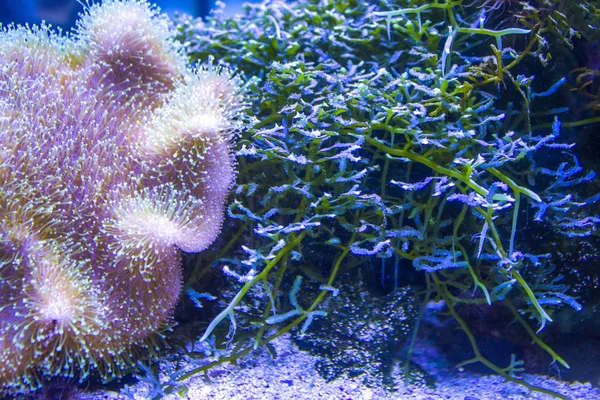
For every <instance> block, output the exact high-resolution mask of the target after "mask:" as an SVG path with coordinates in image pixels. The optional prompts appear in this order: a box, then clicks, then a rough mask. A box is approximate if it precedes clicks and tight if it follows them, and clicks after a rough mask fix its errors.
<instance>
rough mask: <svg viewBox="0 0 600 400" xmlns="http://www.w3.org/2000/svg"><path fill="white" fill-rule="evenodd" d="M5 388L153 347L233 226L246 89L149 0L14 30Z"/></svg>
mask: <svg viewBox="0 0 600 400" xmlns="http://www.w3.org/2000/svg"><path fill="white" fill-rule="evenodd" d="M0 66H1V67H0V392H2V391H5V392H15V391H26V390H30V389H35V388H37V387H39V386H40V385H41V384H42V383H43V381H44V379H46V378H49V377H53V376H61V377H75V378H77V379H84V378H85V377H86V376H88V375H89V374H90V373H98V374H99V375H100V376H101V377H103V378H105V379H108V378H111V377H114V376H118V375H119V374H121V373H122V372H123V371H124V370H126V369H127V368H129V367H130V366H131V365H132V364H134V363H135V362H136V361H137V359H139V357H140V356H141V355H142V354H146V353H148V352H150V353H152V352H153V351H154V350H155V349H156V347H157V345H158V342H159V341H160V334H161V332H162V331H164V330H165V329H166V328H167V327H168V325H169V317H170V314H171V312H172V310H173V307H174V305H175V303H176V302H177V300H178V297H179V294H180V291H181V280H182V278H181V267H180V264H181V260H180V257H181V254H180V253H181V252H180V250H183V251H186V252H199V251H202V250H204V249H205V248H206V247H207V246H208V245H209V244H210V243H211V242H212V241H213V240H214V239H215V238H216V236H217V235H218V233H219V231H220V228H221V224H222V218H223V208H224V203H225V200H226V197H227V195H228V192H229V188H230V187H231V185H232V183H233V180H234V178H235V175H236V172H235V162H234V158H233V156H232V154H231V149H230V148H231V141H232V136H233V135H234V134H235V132H236V131H237V130H238V129H240V128H241V127H242V121H241V120H240V119H239V118H238V116H239V115H240V111H241V110H242V109H243V107H244V104H243V99H242V97H241V94H240V90H239V86H238V83H239V82H237V80H236V79H234V78H233V77H232V76H231V74H230V73H229V72H228V71H227V70H224V69H219V68H216V67H212V66H208V67H204V68H201V69H197V70H190V69H188V67H187V60H186V58H185V56H184V54H183V51H182V50H181V46H178V45H177V44H176V43H175V42H174V41H173V39H172V29H171V26H170V23H169V21H168V20H167V18H166V17H164V16H162V15H160V14H159V12H158V11H157V10H156V9H154V8H152V7H151V6H149V4H148V3H146V2H145V1H144V0H107V1H104V3H103V4H102V5H101V6H98V5H94V6H91V7H89V9H88V10H87V11H86V13H85V15H83V16H82V18H81V20H80V21H79V23H78V27H77V29H76V31H75V33H74V34H73V35H71V36H64V35H59V34H56V33H53V32H52V31H51V30H50V28H48V27H45V26H42V27H34V28H29V27H8V28H5V29H4V30H3V31H2V32H0Z"/></svg>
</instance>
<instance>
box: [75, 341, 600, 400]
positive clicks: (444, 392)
mask: <svg viewBox="0 0 600 400" xmlns="http://www.w3.org/2000/svg"><path fill="white" fill-rule="evenodd" d="M273 345H274V347H275V349H276V351H277V354H278V358H276V359H273V358H272V357H271V355H270V354H269V353H268V352H267V351H266V350H257V351H256V352H254V353H252V354H250V355H249V356H247V357H245V358H244V359H243V360H241V361H240V362H239V363H238V365H229V364H225V365H220V366H217V367H215V368H213V369H211V370H210V371H209V373H208V377H209V379H206V378H205V377H204V375H202V374H199V375H197V376H194V377H192V378H190V379H188V380H187V381H184V382H182V386H185V389H187V393H185V392H186V390H185V389H184V390H183V392H182V391H180V393H182V394H171V395H168V396H165V397H164V398H165V399H168V400H176V399H177V400H181V399H188V400H203V399H211V400H213V399H214V400H221V399H222V400H279V399H281V400H290V399H306V400H310V399H331V400H354V399H356V400H379V399H382V400H387V399H415V400H438V399H440V400H441V399H449V400H496V399H498V400H499V399H503V400H518V399H540V400H541V399H548V400H549V399H552V398H553V397H551V396H548V395H545V394H541V393H536V392H530V391H529V390H527V389H526V388H524V387H523V386H520V385H517V384H514V383H506V382H504V380H503V379H502V378H501V377H499V376H493V375H492V376H482V375H476V374H470V373H461V372H458V371H456V373H455V374H450V375H443V376H437V377H436V388H435V389H431V388H428V387H422V386H411V385H405V384H404V383H403V382H402V381H400V383H399V384H398V385H397V387H396V388H395V389H396V390H394V391H390V390H386V389H383V388H371V387H367V386H365V385H363V384H362V382H361V379H360V378H356V379H348V378H338V379H336V380H334V381H331V382H326V381H325V380H324V379H323V378H322V377H321V376H320V375H319V374H318V373H317V371H316V370H315V369H314V363H315V358H314V357H313V356H311V355H310V354H309V353H307V352H303V351H299V350H298V349H297V347H296V346H295V345H294V344H293V343H292V342H291V340H290V339H289V337H283V338H279V339H278V340H276V341H275V342H273ZM523 378H524V379H525V380H526V381H527V382H528V383H530V384H532V385H535V386H540V387H543V388H546V389H550V390H553V391H556V392H559V393H561V394H563V395H564V396H567V397H568V398H570V399H573V400H595V399H598V400H600V389H598V388H594V387H592V385H591V384H590V383H579V382H575V383H571V382H563V381H559V380H556V379H555V378H551V377H548V376H544V375H525V376H524V377H523ZM129 391H130V393H133V398H134V399H136V400H145V399H148V398H149V397H148V396H149V393H150V392H151V386H150V385H149V384H147V383H142V382H140V383H137V384H135V385H133V386H130V387H129ZM184 393H185V394H184ZM79 398H80V399H85V400H109V399H118V400H125V399H131V397H130V396H125V395H123V394H119V393H115V392H106V391H105V392H96V393H94V394H89V395H83V396H81V395H80V396H79Z"/></svg>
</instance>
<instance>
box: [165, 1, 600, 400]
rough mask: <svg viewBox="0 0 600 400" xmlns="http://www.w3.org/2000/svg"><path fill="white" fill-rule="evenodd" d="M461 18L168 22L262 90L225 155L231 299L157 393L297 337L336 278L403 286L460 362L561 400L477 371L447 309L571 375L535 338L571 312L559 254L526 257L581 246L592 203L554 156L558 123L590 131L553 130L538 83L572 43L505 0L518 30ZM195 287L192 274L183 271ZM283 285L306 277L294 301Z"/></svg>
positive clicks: (553, 84)
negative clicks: (415, 279) (512, 334)
mask: <svg viewBox="0 0 600 400" xmlns="http://www.w3.org/2000/svg"><path fill="white" fill-rule="evenodd" d="M463 4H464V2H463V1H461V0H457V1H450V0H447V1H443V0H436V1H411V2H409V5H408V6H406V7H404V8H400V6H398V4H397V2H393V1H376V2H375V1H374V2H357V1H354V0H348V1H335V2H333V1H327V0H306V1H302V2H282V1H267V2H265V3H263V4H261V5H249V6H248V7H247V8H246V10H245V15H244V16H243V17H242V18H232V19H225V18H224V17H223V16H222V15H220V14H219V13H216V14H215V15H214V18H209V19H208V20H207V21H199V20H196V21H192V20H183V21H182V24H181V26H180V31H181V36H180V40H181V42H182V43H185V44H186V46H188V50H189V51H190V53H191V55H192V57H198V58H200V59H202V58H204V57H206V56H207V55H209V54H218V55H219V56H220V57H223V58H225V59H226V60H227V61H228V62H230V63H231V64H233V65H236V66H237V67H239V69H241V70H243V71H244V72H245V73H247V74H248V75H254V76H256V77H257V78H258V79H256V80H255V81H254V82H253V83H252V84H251V85H250V90H251V92H252V93H253V96H254V97H253V99H254V100H253V105H252V113H253V114H254V115H255V116H257V120H256V121H255V124H254V125H253V126H252V127H251V128H250V129H249V131H248V133H247V134H246V135H244V137H243V138H242V140H241V141H240V147H239V148H238V151H237V155H238V156H239V160H240V161H239V162H240V164H241V165H244V168H241V169H240V176H239V180H238V182H239V184H238V186H236V188H235V190H234V193H235V198H234V201H233V202H232V203H231V204H230V207H229V215H230V216H231V217H232V218H234V219H236V220H237V221H236V222H237V225H234V224H232V225H231V231H232V235H231V240H230V241H229V242H228V243H227V244H226V245H225V246H224V247H223V250H222V251H221V252H220V254H218V255H217V257H216V258H217V261H215V262H214V264H213V265H217V266H221V267H222V270H223V271H224V272H225V274H226V279H227V280H228V281H227V283H228V285H227V288H228V289H227V290H228V291H227V293H226V295H225V296H224V299H223V303H224V304H222V308H221V309H220V310H222V311H221V312H219V313H218V315H217V316H216V317H215V318H214V319H213V321H212V322H211V323H210V324H209V325H208V327H207V328H206V329H205V330H204V331H203V334H202V336H201V337H200V340H201V342H203V345H204V346H205V347H204V348H203V350H205V352H206V353H207V354H208V353H210V354H213V355H217V356H218V359H217V360H215V361H211V362H210V363H208V362H204V364H201V365H199V366H196V367H188V368H184V369H182V370H181V371H177V372H175V373H173V374H172V375H171V377H170V378H171V382H169V383H168V384H166V385H165V393H168V392H172V391H173V390H174V389H175V386H176V384H175V383H174V382H175V381H176V380H177V381H180V380H184V379H186V378H188V377H190V376H191V375H193V374H195V373H198V372H202V371H206V370H207V369H209V368H211V367H212V366H214V365H215V364H218V363H220V362H225V361H235V360H236V359H238V358H239V357H241V356H243V355H245V354H248V353H249V352H251V351H252V350H253V349H256V348H257V347H258V346H260V345H262V344H265V343H268V342H269V341H271V340H273V339H274V338H276V337H278V336H281V335H282V334H284V333H286V332H290V331H292V332H294V329H296V328H298V331H299V333H300V334H303V333H305V332H309V333H310V330H311V326H310V322H311V321H313V320H316V321H319V320H320V321H327V319H326V318H328V316H326V315H325V313H326V312H327V311H328V309H327V308H326V306H327V300H328V299H329V298H330V297H331V296H332V295H333V296H335V294H336V293H337V294H338V295H339V293H338V292H340V290H339V288H338V287H336V284H337V283H336V278H339V275H340V274H341V273H343V272H346V273H348V274H350V273H351V274H353V275H352V276H353V277H355V278H356V279H360V277H361V276H366V275H369V276H371V279H373V277H372V276H373V275H375V274H376V275H377V276H378V277H379V276H381V280H382V282H384V283H387V282H389V281H392V282H393V283H392V284H390V285H389V286H388V288H390V289H391V288H393V287H394V285H395V286H396V287H395V288H396V289H398V286H399V285H400V284H401V280H402V277H403V276H415V275H418V276H419V277H420V278H421V279H422V283H421V284H422V288H423V289H424V290H423V292H424V293H426V295H425V296H424V302H427V301H429V300H434V301H441V302H443V303H444V304H446V305H447V309H448V312H449V313H450V314H451V315H452V316H453V317H455V319H456V321H457V323H458V325H459V326H460V328H461V329H462V330H463V331H464V332H465V335H466V337H467V338H468V340H469V342H470V343H471V345H472V350H473V355H472V356H471V355H466V354H465V355H464V359H466V361H465V362H464V364H465V365H466V364H471V363H475V362H478V363H482V364H483V365H485V366H486V367H488V368H490V369H491V370H492V371H495V372H496V373H499V374H501V375H502V376H504V377H505V378H506V379H507V380H512V381H514V382H517V383H520V384H522V385H524V386H526V387H528V388H529V389H532V390H539V391H542V392H544V393H547V394H552V395H556V396H559V397H560V396H561V395H560V394H558V393H554V392H550V391H547V390H544V389H541V388H534V387H532V386H531V385H528V384H527V382H525V381H523V380H521V379H519V378H518V377H515V373H517V372H518V370H519V365H520V362H519V361H517V360H516V359H512V358H511V357H510V356H509V355H507V357H506V363H507V365H508V366H507V367H505V368H502V367H500V366H496V365H494V364H493V363H491V362H490V361H489V360H487V359H486V358H485V357H484V356H483V355H482V354H481V352H480V351H479V348H478V347H477V346H478V344H477V338H476V337H475V336H474V335H473V334H472V333H471V332H470V330H469V327H468V326H467V324H466V323H465V322H464V321H463V320H462V319H461V317H460V315H458V313H456V312H455V307H456V306H457V305H460V304H478V305H481V306H488V305H491V304H494V303H499V304H502V305H503V306H504V307H506V308H507V309H509V310H510V312H511V315H512V316H513V317H514V320H515V321H516V322H517V323H516V324H515V326H516V328H518V329H520V330H521V331H522V332H524V334H526V335H527V336H529V337H530V338H531V340H532V342H534V343H535V344H536V345H537V346H539V347H540V348H541V349H543V350H544V352H545V353H546V354H547V355H548V358H549V359H550V360H552V361H553V362H556V364H557V365H559V364H560V365H562V366H564V367H565V368H567V367H568V364H567V362H566V360H565V359H563V358H562V357H561V356H560V355H559V354H557V353H556V352H555V351H553V350H552V348H550V347H549V346H548V345H546V343H545V342H544V341H543V337H542V336H541V335H539V331H541V330H543V328H544V326H545V325H547V324H549V323H551V322H552V320H553V318H555V311H556V309H557V308H559V307H561V306H563V305H568V306H571V307H573V308H574V309H576V310H577V309H580V305H579V304H578V302H577V301H576V300H575V299H574V298H573V297H571V296H572V295H573V293H572V292H570V291H569V289H568V287H567V286H566V285H563V284H560V283H558V282H560V278H561V276H560V274H559V273H558V268H557V269H553V268H554V267H553V262H555V261H556V258H555V257H553V256H552V255H549V256H545V255H540V254H537V253H534V254H530V253H532V252H536V251H539V250H540V249H539V248H533V249H532V248H529V247H527V245H528V243H527V242H526V240H524V239H526V237H527V236H528V235H529V234H530V232H531V231H532V230H535V231H538V230H539V231H542V232H557V234H559V233H560V234H561V235H564V236H565V239H564V240H565V241H566V240H568V237H573V236H576V235H581V236H590V235H592V234H593V233H594V232H595V231H596V230H597V228H598V223H599V222H600V218H599V217H598V215H597V213H596V212H595V211H594V208H593V207H594V206H595V205H596V204H597V201H598V196H592V197H588V196H589V194H584V193H585V192H584V191H581V186H582V185H583V184H584V183H586V182H590V181H591V180H592V179H593V174H586V173H584V171H583V170H582V168H581V167H580V166H579V164H578V162H577V158H576V157H575V156H574V155H573V154H572V148H573V145H572V144H569V143H566V142H565V140H566V139H565V138H566V137H567V138H568V136H567V135H568V131H567V130H565V127H568V126H569V125H570V126H575V125H574V124H577V123H589V122H590V121H569V114H567V111H568V101H567V100H566V98H567V96H564V94H565V92H566V90H565V86H564V84H565V79H564V76H562V75H561V73H560V72H555V71H557V70H556V69H550V68H544V66H546V65H552V64H551V63H552V57H551V55H552V54H556V53H557V48H558V52H563V51H568V46H567V48H566V49H565V48H564V46H566V45H568V39H569V36H568V35H567V37H566V38H565V35H558V34H557V33H560V32H564V31H563V30H561V29H563V28H564V27H563V26H562V25H561V26H556V21H555V19H553V17H552V16H549V14H547V13H546V12H545V11H544V12H541V11H540V10H538V9H536V8H534V7H533V6H526V5H525V4H523V3H518V5H519V10H520V11H522V12H521V14H522V15H521V14H520V15H519V16H518V17H516V18H517V19H518V25H517V26H511V27H507V28H506V29H500V30H499V29H493V27H491V26H488V25H486V21H485V20H478V21H479V22H478V23H477V24H476V25H475V26H473V25H472V24H471V22H472V21H477V19H476V17H477V15H473V14H466V13H467V12H470V13H477V12H478V11H479V10H478V9H477V7H461V5H463ZM561 36H562V37H561ZM565 41H566V42H565ZM560 54H562V53H560ZM532 71H535V74H536V75H535V77H534V76H533V75H532ZM559 160H560V161H559ZM210 272H212V271H211V268H210V267H208V266H206V265H200V266H199V268H198V270H197V271H196V272H195V273H194V274H193V275H192V276H193V278H194V279H196V278H197V277H200V276H203V275H204V274H208V273H210ZM295 275H301V276H307V277H309V278H310V279H312V280H313V284H312V285H306V286H303V287H302V288H301V290H302V291H303V296H302V299H303V301H302V304H299V303H298V302H297V301H295V300H294V298H295V296H296V292H297V291H298V290H299V286H298V284H297V283H296V282H298V280H297V279H296V280H294V283H292V282H291V281H292V278H291V276H295ZM194 279H192V281H191V282H189V285H193V284H194ZM399 282H400V283H399ZM317 283H318V287H319V290H315V289H314V288H315V287H317ZM232 287H233V288H234V289H235V291H231V290H232V289H231V288H232ZM306 287H312V288H313V289H312V290H311V289H305V288H306ZM211 294H216V293H212V291H211ZM286 294H287V295H289V298H290V300H289V302H288V301H286V297H287V296H286ZM203 296H204V297H205V298H207V297H208V295H206V294H203ZM194 300H195V301H196V302H197V301H198V296H196V297H194ZM350 301H352V299H350ZM423 309H424V308H423ZM290 310H291V311H290ZM314 317H318V318H314ZM227 321H229V322H230V324H229V328H230V329H229V331H228V330H227V327H228V324H227ZM508 322H510V321H507V323H508ZM324 323H327V322H324ZM536 323H537V329H538V333H536V327H535V324H536ZM417 326H418V324H417ZM275 327H277V328H278V329H274V328H275ZM235 329H237V332H238V336H237V337H236V338H232V335H231V334H232V333H233V332H234V331H235ZM240 331H242V332H243V334H240ZM225 334H227V336H226V337H225ZM249 336H251V340H247V341H246V340H244V339H247V338H248V337H249ZM232 340H237V343H235V346H230V347H228V346H227V345H228V344H229V343H231V341H232ZM211 352H212V353H211ZM203 354H204V353H203ZM190 356H191V357H193V356H200V357H201V358H202V354H199V353H195V354H192V355H190ZM407 365H410V364H409V363H407Z"/></svg>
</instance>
